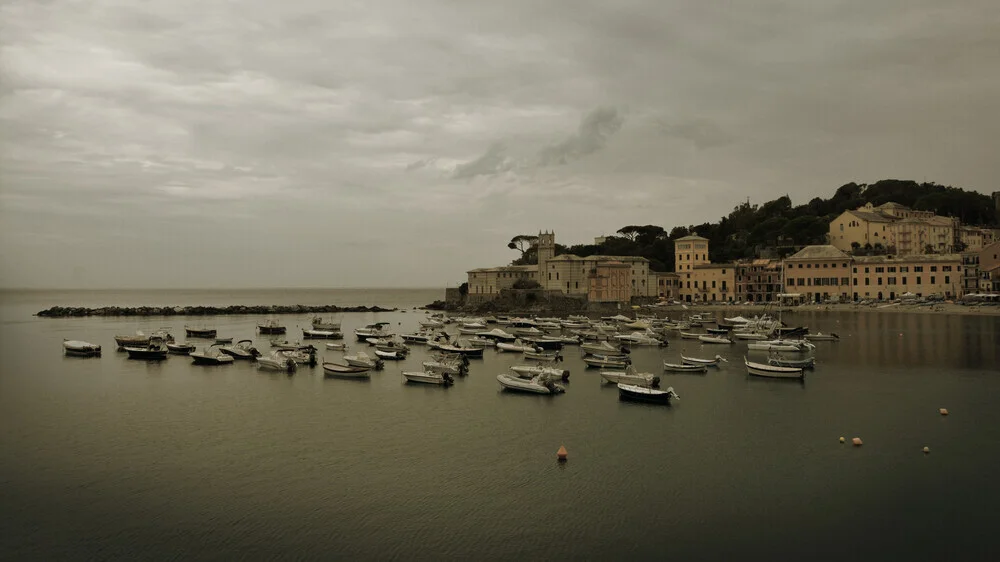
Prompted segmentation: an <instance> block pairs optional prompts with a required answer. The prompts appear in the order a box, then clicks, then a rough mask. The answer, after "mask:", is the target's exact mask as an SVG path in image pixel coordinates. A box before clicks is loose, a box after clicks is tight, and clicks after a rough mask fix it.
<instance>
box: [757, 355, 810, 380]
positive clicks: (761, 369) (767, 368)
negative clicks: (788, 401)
mask: <svg viewBox="0 0 1000 562" xmlns="http://www.w3.org/2000/svg"><path fill="white" fill-rule="evenodd" d="M743 363H744V364H745V365H746V367H747V373H748V374H751V375H755V376H758V377H770V378H776V379H801V378H804V377H805V376H806V374H805V370H803V368H802V367H779V366H777V365H767V364H765V363H754V362H752V361H748V360H747V358H746V357H744V358H743Z"/></svg>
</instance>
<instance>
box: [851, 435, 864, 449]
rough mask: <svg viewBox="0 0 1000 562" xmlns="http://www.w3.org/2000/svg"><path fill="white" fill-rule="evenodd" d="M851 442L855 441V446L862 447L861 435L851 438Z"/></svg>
mask: <svg viewBox="0 0 1000 562" xmlns="http://www.w3.org/2000/svg"><path fill="white" fill-rule="evenodd" d="M851 443H854V446H855V447H860V446H861V445H862V442H861V438H860V437H855V438H854V439H851Z"/></svg>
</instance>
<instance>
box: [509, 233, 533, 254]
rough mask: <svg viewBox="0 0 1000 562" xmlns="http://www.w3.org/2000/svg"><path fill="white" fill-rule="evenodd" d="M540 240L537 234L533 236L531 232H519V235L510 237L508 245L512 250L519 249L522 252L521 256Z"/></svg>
mask: <svg viewBox="0 0 1000 562" xmlns="http://www.w3.org/2000/svg"><path fill="white" fill-rule="evenodd" d="M537 242H538V237H537V236H532V235H530V234H518V235H517V236H515V237H513V238H511V239H510V242H508V243H507V247H508V248H510V249H511V250H517V251H519V252H521V257H522V258H523V257H524V254H525V253H526V252H527V251H528V250H529V249H530V248H531V247H532V246H534V245H535V244H536V243H537Z"/></svg>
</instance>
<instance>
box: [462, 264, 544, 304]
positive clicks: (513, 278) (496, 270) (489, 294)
mask: <svg viewBox="0 0 1000 562" xmlns="http://www.w3.org/2000/svg"><path fill="white" fill-rule="evenodd" d="M467 275H468V283H469V293H468V296H467V298H468V299H469V300H470V301H472V302H482V301H485V300H491V299H494V298H496V297H497V295H499V294H500V291H501V290H503V289H509V288H511V287H513V286H514V283H516V282H517V281H518V280H519V279H524V280H525V281H538V268H537V267H536V266H534V265H508V266H501V267H480V268H478V269H473V270H470V271H469V272H468V274H467Z"/></svg>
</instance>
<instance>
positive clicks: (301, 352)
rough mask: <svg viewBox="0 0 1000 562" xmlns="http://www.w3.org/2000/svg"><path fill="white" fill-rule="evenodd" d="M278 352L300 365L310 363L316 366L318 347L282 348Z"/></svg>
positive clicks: (311, 365)
mask: <svg viewBox="0 0 1000 562" xmlns="http://www.w3.org/2000/svg"><path fill="white" fill-rule="evenodd" d="M277 353H279V354H281V355H282V356H283V357H286V358H288V359H291V360H292V361H294V362H295V363H297V364H299V365H309V366H310V367H315V366H316V363H317V361H316V348H315V347H309V348H307V349H281V350H278V351H277Z"/></svg>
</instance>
